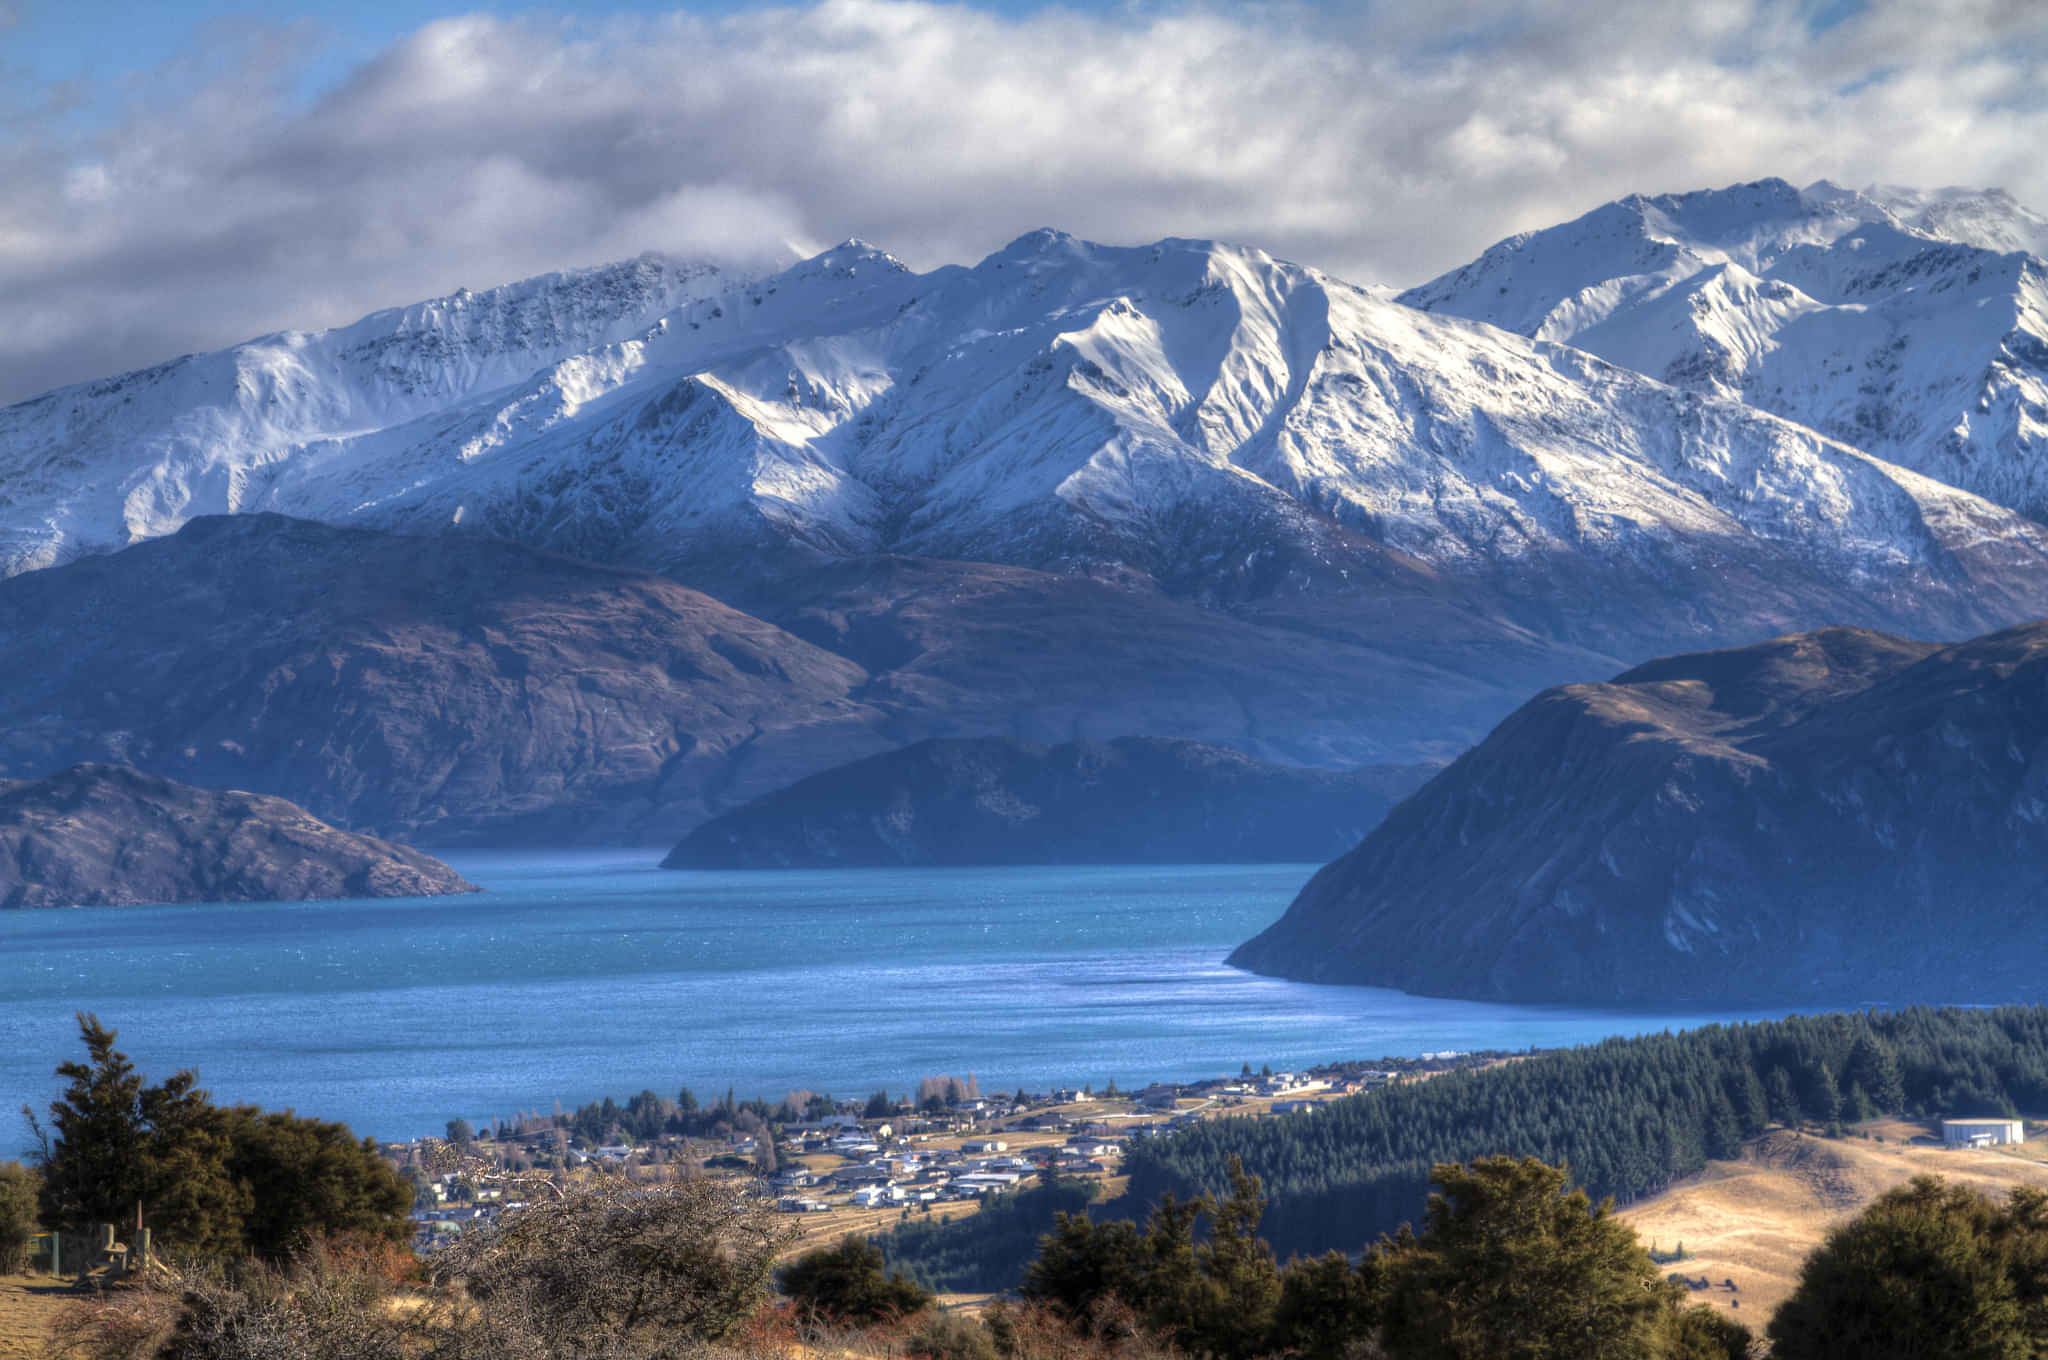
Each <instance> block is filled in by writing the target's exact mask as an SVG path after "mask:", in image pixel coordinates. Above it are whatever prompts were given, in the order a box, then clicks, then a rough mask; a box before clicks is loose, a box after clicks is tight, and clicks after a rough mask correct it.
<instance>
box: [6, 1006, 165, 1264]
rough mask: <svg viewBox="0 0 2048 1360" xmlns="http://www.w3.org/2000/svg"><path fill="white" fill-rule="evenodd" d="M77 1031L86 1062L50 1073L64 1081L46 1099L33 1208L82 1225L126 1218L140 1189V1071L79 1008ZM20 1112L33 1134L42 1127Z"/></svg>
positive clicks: (52, 1220) (57, 1223) (48, 1219)
mask: <svg viewBox="0 0 2048 1360" xmlns="http://www.w3.org/2000/svg"><path fill="white" fill-rule="evenodd" d="M78 1035H79V1038H80V1039H82V1040H83V1041H84V1042H85V1051H86V1056H87V1058H88V1059H89V1061H87V1062H84V1063H78V1062H64V1063H59V1064H58V1065H57V1075H58V1076H60V1077H63V1078H65V1079H66V1080H67V1081H69V1082H70V1083H71V1085H70V1086H69V1087H67V1088H66V1089H65V1092H64V1094H63V1095H61V1096H59V1097H58V1098H57V1099H56V1100H54V1101H52V1102H51V1103H50V1128H49V1131H48V1135H46V1136H45V1137H44V1139H43V1144H44V1145H43V1149H42V1154H41V1160H42V1166H41V1171H42V1177H43V1185H42V1192H41V1199H40V1207H41V1212H42V1218H43V1221H44V1222H45V1223H48V1224H50V1225H51V1226H53V1227H59V1228H68V1229H71V1230H74V1231H79V1232H86V1231H90V1230H91V1229H92V1227H93V1225H94V1224H97V1223H119V1222H122V1221H123V1220H124V1219H125V1220H128V1221H133V1218H134V1214H135V1206H136V1204H137V1203H138V1202H139V1201H140V1200H141V1198H142V1195H143V1191H144V1189H145V1187H144V1184H143V1162H144V1158H143V1143H144V1141H145V1137H146V1134H147V1129H146V1128H145V1126H144V1124H143V1121H142V1077H141V1076H140V1075H139V1074H138V1073H137V1072H136V1070H135V1064H133V1063H131V1062H130V1061H129V1060H128V1055H127V1054H125V1053H122V1052H120V1051H118V1050H117V1049H116V1048H115V1047H114V1039H115V1035H116V1032H115V1031H113V1030H110V1029H108V1028H106V1027H105V1026H104V1025H102V1024H100V1022H99V1017H98V1016H96V1015H89V1014H86V1013H83V1012H81V1013H80V1014H79V1016H78ZM22 1113H23V1114H24V1115H26V1116H27V1117H28V1119H29V1123H30V1125H31V1127H32V1128H34V1129H35V1130H36V1132H37V1133H39V1134H42V1133H43V1132H44V1131H43V1129H42V1126H41V1124H40V1122H39V1121H37V1120H36V1118H35V1115H34V1114H33V1113H32V1112H30V1111H29V1109H28V1108H27V1107H26V1106H24V1107H23V1109H22ZM52 1136H54V1140H53V1138H52Z"/></svg>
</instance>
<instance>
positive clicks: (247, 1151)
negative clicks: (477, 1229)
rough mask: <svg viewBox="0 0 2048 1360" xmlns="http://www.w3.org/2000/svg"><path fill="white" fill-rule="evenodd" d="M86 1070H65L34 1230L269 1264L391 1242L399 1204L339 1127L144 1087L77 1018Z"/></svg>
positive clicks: (372, 1157) (398, 1189) (382, 1174)
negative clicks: (133, 1234) (138, 1219)
mask: <svg viewBox="0 0 2048 1360" xmlns="http://www.w3.org/2000/svg"><path fill="white" fill-rule="evenodd" d="M79 1034H80V1037H81V1038H82V1039H83V1040H84V1042H85V1046H86V1053H87V1056H88V1057H89V1058H90V1059H91V1061H90V1062H89V1063H83V1064H81V1063H70V1062H67V1063H64V1064H62V1065H61V1066H59V1067H58V1069H57V1074H58V1075H59V1076H62V1077H68V1078H69V1079H70V1081H71V1085H70V1087H69V1088H68V1089H67V1090H66V1091H65V1093H64V1094H63V1095H62V1096H60V1097H59V1098H58V1099H57V1100H56V1101H54V1102H52V1104H51V1106H50V1118H51V1127H52V1130H53V1131H54V1133H55V1137H54V1139H46V1140H45V1145H44V1147H43V1150H42V1166H41V1171H42V1176H43V1187H42V1194H41V1197H40V1209H41V1214H42V1218H43V1221H44V1222H45V1223H48V1224H50V1225H52V1226H58V1227H65V1228H70V1229H73V1230H78V1231H85V1230H90V1229H91V1228H92V1227H93V1226H94V1225H96V1224H100V1223H115V1224H132V1223H133V1222H134V1221H135V1215H136V1213H137V1211H138V1208H139V1209H140V1212H141V1214H142V1218H143V1222H144V1224H145V1225H146V1226H148V1227H149V1228H151V1229H152V1231H153V1232H154V1233H155V1235H156V1239H157V1240H158V1241H159V1242H161V1243H163V1244H164V1245H165V1246H166V1247H167V1248H170V1249H173V1250H176V1251H179V1252H183V1253H187V1254H194V1255H229V1256H232V1255H239V1254H242V1253H245V1252H253V1253H255V1254H257V1255H260V1256H264V1257H268V1258H272V1259H278V1258H282V1257H284V1256H286V1255H288V1254H290V1253H291V1252H294V1251H297V1250H298V1249H300V1248H301V1247H303V1246H305V1245H306V1244H307V1243H308V1241H310V1240H311V1239H313V1238H317V1237H320V1236H324V1235H327V1234H331V1233H343V1232H347V1233H360V1234H365V1235H368V1236H373V1237H383V1238H387V1239H389V1240H394V1241H395V1240H398V1239H400V1238H402V1237H403V1236H404V1234H405V1232H406V1229H407V1224H406V1219H405V1215H406V1211H407V1210H408V1209H409V1208H410V1207H411V1204H412V1193H411V1191H410V1189H409V1188H408V1187H407V1185H406V1182H405V1181H404V1180H403V1179H402V1178H401V1177H400V1176H399V1175H398V1173H397V1172H396V1171H394V1170H393V1169H392V1168H391V1166H390V1165H389V1164H388V1163H386V1162H385V1161H384V1159H383V1158H382V1157H381V1156H380V1155H379V1154H378V1152H377V1148H376V1145H375V1144H374V1143H373V1142H371V1141H370V1140H368V1139H364V1140H363V1141H362V1142H360V1143H358V1142H356V1141H355V1140H354V1138H353V1137H352V1136H351V1135H350V1134H349V1132H348V1130H347V1129H346V1128H345V1127H343V1126H342V1125H340V1124H329V1123H323V1122H322V1121H319V1120H311V1119H300V1118H298V1117H297V1116H295V1115H291V1114H265V1113H263V1112H262V1111H259V1110H257V1109H255V1108H253V1107H250V1106H237V1107H234V1108H229V1109H222V1108H220V1107H217V1106H215V1105H214V1104H212V1102H211V1101H210V1100H208V1098H207V1095H206V1093H205V1092H204V1091H202V1090H200V1089H198V1077H197V1076H196V1075H195V1074H194V1073H191V1072H179V1073H177V1074H176V1075H174V1076H172V1077H170V1078H168V1079H167V1080H165V1081H164V1082H162V1083H161V1084H159V1085H156V1086H147V1085H145V1084H144V1083H143V1080H142V1077H141V1076H140V1075H139V1074H138V1073H137V1072H136V1071H135V1069H134V1066H133V1064H131V1063H130V1062H129V1061H128V1058H127V1056H126V1055H125V1054H123V1053H121V1052H119V1051H118V1050H117V1049H115V1047H114V1041H115V1038H116V1035H115V1032H114V1031H112V1030H109V1029H107V1028H105V1027H104V1026H102V1025H101V1024H100V1023H99V1021H98V1019H97V1018H95V1017H93V1016H89V1015H81V1016H80V1017H79Z"/></svg>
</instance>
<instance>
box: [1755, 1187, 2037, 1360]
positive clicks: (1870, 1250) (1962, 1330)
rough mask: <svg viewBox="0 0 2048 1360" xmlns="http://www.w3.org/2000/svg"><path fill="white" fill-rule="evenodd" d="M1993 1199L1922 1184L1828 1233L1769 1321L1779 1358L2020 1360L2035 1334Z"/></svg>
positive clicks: (2031, 1348) (2033, 1350) (2032, 1347)
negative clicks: (2010, 1265) (2003, 1245)
mask: <svg viewBox="0 0 2048 1360" xmlns="http://www.w3.org/2000/svg"><path fill="white" fill-rule="evenodd" d="M2001 1218H2002V1215H2001V1214H2000V1211H1999V1210H1998V1208H1997V1207H1996V1206H1995V1205H1993V1204H1992V1203H1991V1202H1990V1201H1989V1200H1987V1199H1985V1198H1983V1197H1982V1196H1981V1195H1978V1194H1976V1193H1975V1192H1974V1191H1971V1190H1968V1189H1966V1188H1964V1187H1962V1186H1951V1185H1946V1184H1944V1183H1943V1182H1942V1181H1941V1180H1940V1179H1939V1178H1937V1177H1932V1176H1922V1177H1919V1178H1917V1179H1915V1180H1914V1181H1913V1182H1912V1184H1910V1185H1906V1186H1902V1187H1900V1188H1899V1189H1897V1190H1893V1191H1890V1192H1889V1193H1887V1194H1885V1195H1882V1196H1880V1197H1879V1198H1878V1199H1877V1201H1876V1202H1875V1203H1873V1204H1872V1205H1871V1206H1870V1207H1869V1208H1867V1209H1865V1210H1864V1211H1863V1212H1862V1213H1861V1214H1859V1215H1858V1216H1857V1217H1856V1218H1855V1220H1854V1221H1852V1222H1850V1223H1849V1224H1847V1225H1845V1226H1843V1227H1840V1228H1837V1229H1835V1230H1834V1231H1833V1232H1831V1233H1829V1234H1828V1236H1827V1240H1826V1241H1825V1242H1824V1243H1822V1245H1821V1246H1820V1248H1819V1249H1818V1250H1816V1251H1815V1252H1814V1253H1813V1255H1811V1256H1809V1257H1808V1258H1807V1260H1806V1264H1805V1265H1804V1266H1803V1267H1802V1268H1801V1270H1800V1273H1799V1285H1798V1287H1797V1288H1796V1289H1795V1290H1794V1291H1793V1293H1792V1295H1791V1297H1790V1298H1788V1299H1786V1300H1785V1302H1784V1303H1783V1304H1782V1305H1780V1306H1779V1308H1778V1311H1777V1313H1776V1314H1774V1315H1773V1316H1772V1318H1771V1324H1770V1338H1771V1344H1772V1352H1771V1353H1772V1355H1773V1356H1774V1357H1775V1358H1776V1360H1835V1358H1836V1357H1849V1356H1854V1357H1857V1360H1964V1357H1969V1360H2022V1358H2023V1357H2029V1356H2034V1355H2039V1354H2041V1353H2042V1348H2043V1346H2044V1344H2048V1333H2043V1332H2038V1331H2037V1332H2034V1333H2033V1334H2032V1335H2030V1334H2029V1331H2030V1329H2029V1327H2028V1325H2027V1323H2028V1318H2027V1316H2026V1310H2024V1309H2023V1308H2022V1307H2021V1303H2020V1299H2019V1297H2018V1293H2017V1290H2016V1288H2015V1283H2014V1280H2013V1278H2012V1275H2011V1274H2010V1272H2009V1271H2008V1269H2007V1266H2006V1262H2005V1260H2004V1259H2003V1255H2004V1254H2003V1252H2002V1251H2001V1244H2000V1238H2001V1237H2002V1236H2004V1235H2006V1233H2007V1232H2008V1230H2009V1225H2008V1224H2006V1223H2002V1222H2001Z"/></svg>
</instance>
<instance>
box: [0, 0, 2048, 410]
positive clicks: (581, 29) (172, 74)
mask: <svg viewBox="0 0 2048 1360" xmlns="http://www.w3.org/2000/svg"><path fill="white" fill-rule="evenodd" d="M256 15H260V16H261V17H260V18H257V17H252V16H256ZM2044 92H2048V4H2041V3H2028V2H2027V0H1634V3H1630V4H1626V5H1618V6H1596V5H1587V4H1584V3H1583V0H1432V3H1429V4H1426V5H1425V4H1416V3H1391V2H1390V3H1374V4H1354V3H1343V2H1342V0H1261V2H1260V3H1258V4H1245V3H1236V4H1220V3H1201V2H1200V0H1137V2H1135V3H1133V2H1128V0H1117V2H1116V3H1098V4H1085V3H1077V4H1068V5H1062V6H1044V5H1038V4H1032V3H1025V2H1024V0H990V3H986V4H980V5H967V4H957V3H943V2H941V0H790V3H787V4H784V5H782V6H779V7H776V8H773V9H768V8H765V7H762V6H758V5H734V4H728V3H705V2H704V0H699V2H698V3H694V4H684V5H681V6H678V5H676V4H673V3H662V4H657V3H654V0H612V2H611V3H603V4H561V3H550V4H545V5H543V4H532V3H509V4H500V5H491V6H484V7H463V6H453V5H444V4H429V3H408V2H407V0H351V2H350V3H342V2H341V0H300V2H299V3H292V0H283V3H277V4H270V5H261V6H259V5H253V4H249V3H246V0H243V2H242V3H237V0H190V2H189V3H182V4H181V3H155V4H150V3H133V4H116V3H111V2H110V0H68V2H67V3H58V0H0V184H5V185H6V186H7V192H6V193H5V194H0V316H5V318H6V321H7V324H6V325H5V326H0V401H6V400H13V399H18V398H20V397H24V396H27V395H30V394H32V393H34V392H37V391H41V390H44V389H46V388H48V387H51V386H55V385H57V384H59V383H63V382H69V381H74V380H78V379H83V378H88V377H94V376H99V375H102V374H105V373H110V372H116V371H120V370H121V369H124V368H132V367H136V366H139V365H141V364H144V363H149V362H153V361H155V360H159V359H162V358H166V357H169V356H171V355H174V354H178V353H181V352H185V351H189V350H193V349H204V348H214V347H217V346H220V345H224V344H230V343H233V342H235V341H236V340H239V339H243V338H246V337H247V336H249V335H253V334H259V333H262V332H265V331H269V330H274V329H278V328H281V327H302V328H310V327H317V326H325V325H333V324H339V323H342V322H345V321H348V320H350V319H352V318H354V317H355V316H357V315H360V314H362V313H363V312H366V311H369V310H372V309H374V308H376V307H380V306H389V305H394V304H399V303H404V302H408V301H414V300H417V299H419V298H422V297H428V296H434V295H438V294H440V293H444V292H447V291H449V290H451V289H452V288H454V287H455V286H457V285H458V284H461V285H468V286H471V287H485V286H488V285H491V284H494V283H499V282H504V281H508V280H511V279H514V278H518V277H522V276H524V275H528V274H533V273H538V272H542V271H545V270H549V269H558V268H565V267H571V266H577V265H584V264H592V263H598V262H601V261H604V260H608V259H616V258H620V257H623V256H628V255H632V254H635V253H638V252H639V251H642V250H647V249H656V250H663V251H668V252H670V253H674V254H681V255H688V256H693V257H702V258H707V259H711V260H714V261H720V262H725V263H731V264H741V265H760V264H774V263H778V262H782V261H786V260H787V259H789V258H790V257H791V255H792V254H794V253H796V252H800V251H806V250H811V249H816V248H820V247H822V246H824V245H828V244H830V243H832V242H834V241H838V240H842V239H844V238H846V237H848V236H860V237H863V238H865V239H868V240H871V241H874V242H876V243H878V244H880V245H882V246H883V247H884V248H886V249H889V250H890V251H892V252H894V253H895V254H897V255H898V256H900V257H902V258H903V259H905V260H906V261H907V262H909V263H910V264H912V265H913V266H915V267H918V268H929V267H932V266H936V265H938V264H942V263H947V262H952V261H971V260H973V259H976V258H979V257H980V256H981V255H982V254H984V253H986V252H988V251H990V250H993V249H996V248H998V247H1000V246H1001V245H1002V244H1003V243H1004V242H1006V241H1008V240H1010V239H1011V238H1013V237H1015V236H1016V235H1018V234H1021V233H1022V232H1024V231H1028V230H1031V229H1033V228H1036V227H1041V226H1057V227H1061V228H1063V229H1066V230H1069V231H1073V232H1075V233H1077V234H1079V235H1083V236H1088V237H1092V238H1095V239H1100V240H1107V241H1117V242H1136V241H1145V240H1152V239H1157V238H1158V237H1162V236H1169V235H1178V236H1210V237H1219V238H1223V239H1228V240H1234V241H1240V242H1244V243H1248V244H1252V245H1257V246H1261V247H1263V248H1265V249H1267V250H1269V251H1271V252H1273V253H1274V254H1276V255H1280V256H1283V257H1286V258H1290V259H1295V260H1299V261H1302V262H1305V263H1309V264H1313V265H1317V266H1320V267H1322V268H1325V269H1329V270H1331V271H1332V272H1335V273H1337V274H1339V275H1341V276H1343V277H1346V278H1350V279H1353V280H1355V281H1358V282H1361V283H1388V284H1396V285H1405V284H1410V283H1415V282H1419V281H1421V280H1423V279H1426V278H1428V277H1430V276H1431V275H1433V274H1435V273H1438V272H1440V271H1442V270H1445V269H1449V268H1453V267H1455V266H1457V265H1459V264H1461V263H1463V262H1464V261H1466V260H1468V259H1470V258H1471V257H1472V256H1473V255H1476V254H1477V253H1478V252H1480V251H1481V250H1483V249H1485V248H1486V247H1487V246H1488V245H1489V244H1491V243H1492V242H1493V241H1495V240H1498V239H1499V238H1501V237H1503V236H1506V235H1508V234H1510V233H1513V232H1516V231H1522V230H1529V229H1533V228H1538V227H1542V226H1546V225H1549V224H1551V223H1554V222H1558V221H1562V220H1566V219H1568V218H1571V217H1574V216H1577V215H1578V214H1580V213H1583V212H1586V211H1588V210H1590V209H1592V208H1594V207H1596V206H1598V205H1599V204H1600V203H1602V202H1604V201H1607V200H1609V199H1612V198H1616V197H1619V196H1621V195H1623V194H1628V193H1635V192H1645V193H1657V192H1666V191H1681V190H1688V189H1696V188H1703V187H1713V186H1720V185H1726V184H1730V183H1735V182H1738V181H1744V180H1752V179H1759V178H1763V177H1766V176H1778V177H1782V178H1785V179H1788V180H1791V181H1793V182H1794V183H1798V184H1804V183H1808V182H1811V181H1813V180H1815V179H1821V178H1827V179H1831V180H1834V181H1836V182H1838V183H1844V184H1849V185H1861V184H1867V183H1871V182H1887V183H1899V184H1919V185H1925V186H1936V185H1942V184H1952V183H1962V184H1968V185H1976V186H1996V187H2002V188H2006V189H2008V190H2010V191H2012V192H2013V193H2014V194H2016V195H2018V196H2019V197H2020V198H2021V199H2022V200H2023V201H2027V202H2031V203H2033V204H2034V205H2036V206H2037V207H2038V206H2042V205H2048V159H2044V158H2043V157H2042V156H2041V154H2040V148H2041V147H2042V146H2044V145H2048V105H2044Z"/></svg>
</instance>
